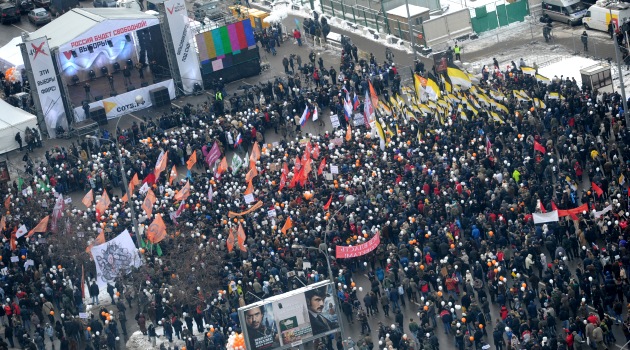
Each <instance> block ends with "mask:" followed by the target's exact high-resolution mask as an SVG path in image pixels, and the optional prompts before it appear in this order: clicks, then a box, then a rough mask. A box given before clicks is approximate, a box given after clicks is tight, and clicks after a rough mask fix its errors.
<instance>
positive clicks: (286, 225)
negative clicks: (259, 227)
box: [280, 216, 293, 235]
mask: <svg viewBox="0 0 630 350" xmlns="http://www.w3.org/2000/svg"><path fill="white" fill-rule="evenodd" d="M291 227H293V220H291V217H290V216H289V217H288V218H287V221H285V222H284V225H283V226H282V229H281V230H280V231H281V232H282V234H283V235H286V234H287V231H288V230H290V229H291Z"/></svg>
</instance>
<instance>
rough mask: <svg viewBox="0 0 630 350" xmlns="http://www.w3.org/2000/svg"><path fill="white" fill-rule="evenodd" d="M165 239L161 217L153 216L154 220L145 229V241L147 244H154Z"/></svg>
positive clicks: (164, 228)
mask: <svg viewBox="0 0 630 350" xmlns="http://www.w3.org/2000/svg"><path fill="white" fill-rule="evenodd" d="M164 238H166V225H165V224H164V220H162V215H160V214H155V219H153V222H152V223H151V225H149V228H148V229H147V239H148V240H149V242H151V243H153V244H156V243H159V242H160V241H162V240H163V239H164Z"/></svg>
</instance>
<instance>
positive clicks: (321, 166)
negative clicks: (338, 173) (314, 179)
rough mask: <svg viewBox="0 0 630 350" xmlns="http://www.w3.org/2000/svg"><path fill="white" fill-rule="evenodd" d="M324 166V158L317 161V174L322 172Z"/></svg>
mask: <svg viewBox="0 0 630 350" xmlns="http://www.w3.org/2000/svg"><path fill="white" fill-rule="evenodd" d="M324 168H326V158H322V161H321V162H320V163H319V167H317V175H321V174H322V173H323V172H324Z"/></svg>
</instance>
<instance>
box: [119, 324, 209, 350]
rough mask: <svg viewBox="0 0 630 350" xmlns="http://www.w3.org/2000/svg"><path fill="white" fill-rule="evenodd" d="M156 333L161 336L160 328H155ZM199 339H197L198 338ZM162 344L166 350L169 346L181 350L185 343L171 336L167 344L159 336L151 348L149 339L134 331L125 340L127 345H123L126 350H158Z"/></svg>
mask: <svg viewBox="0 0 630 350" xmlns="http://www.w3.org/2000/svg"><path fill="white" fill-rule="evenodd" d="M156 333H157V334H162V333H163V332H162V327H158V328H156ZM198 339H199V338H198ZM162 343H164V345H165V346H166V347H167V348H168V347H169V346H170V347H171V348H173V347H174V346H177V347H178V348H180V349H181V348H182V346H185V345H186V343H185V342H184V341H183V340H179V339H177V337H175V336H174V335H173V342H172V343H169V342H168V339H166V337H165V336H162V335H161V336H159V337H157V338H156V339H155V346H151V341H150V340H149V337H148V336H146V335H143V334H142V332H140V331H135V332H133V334H132V335H131V337H129V340H127V344H125V346H126V349H127V350H146V349H159V348H160V344H162Z"/></svg>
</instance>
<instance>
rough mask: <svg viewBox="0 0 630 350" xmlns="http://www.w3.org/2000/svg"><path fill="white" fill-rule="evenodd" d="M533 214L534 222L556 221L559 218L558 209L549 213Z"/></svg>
mask: <svg viewBox="0 0 630 350" xmlns="http://www.w3.org/2000/svg"><path fill="white" fill-rule="evenodd" d="M532 216H533V217H534V224H544V223H545V222H556V221H558V220H559V219H558V211H557V210H553V211H550V212H547V213H534V214H532Z"/></svg>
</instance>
